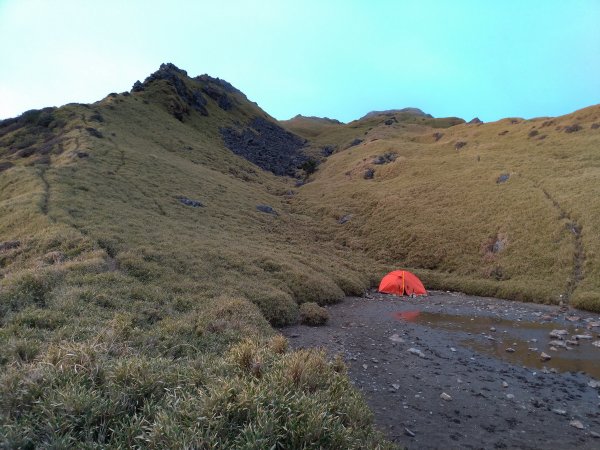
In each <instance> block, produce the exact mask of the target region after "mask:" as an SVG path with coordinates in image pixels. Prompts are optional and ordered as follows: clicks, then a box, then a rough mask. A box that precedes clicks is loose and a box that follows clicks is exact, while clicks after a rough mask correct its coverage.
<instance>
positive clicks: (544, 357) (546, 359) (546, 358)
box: [540, 352, 552, 361]
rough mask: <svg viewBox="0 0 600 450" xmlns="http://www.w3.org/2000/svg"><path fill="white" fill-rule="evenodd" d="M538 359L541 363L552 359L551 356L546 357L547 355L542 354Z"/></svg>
mask: <svg viewBox="0 0 600 450" xmlns="http://www.w3.org/2000/svg"><path fill="white" fill-rule="evenodd" d="M540 359H541V360H542V361H548V360H550V359H552V356H550V355H548V354H547V353H544V352H542V353H541V354H540Z"/></svg>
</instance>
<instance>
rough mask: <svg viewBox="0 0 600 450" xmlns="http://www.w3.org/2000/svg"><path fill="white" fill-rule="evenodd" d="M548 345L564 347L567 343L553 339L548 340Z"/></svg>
mask: <svg viewBox="0 0 600 450" xmlns="http://www.w3.org/2000/svg"><path fill="white" fill-rule="evenodd" d="M548 345H554V346H556V347H566V346H567V343H566V342H565V341H557V340H554V341H550V342H548Z"/></svg>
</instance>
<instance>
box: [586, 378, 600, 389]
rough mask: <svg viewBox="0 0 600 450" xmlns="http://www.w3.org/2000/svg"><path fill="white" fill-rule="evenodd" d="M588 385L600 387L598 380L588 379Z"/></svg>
mask: <svg viewBox="0 0 600 450" xmlns="http://www.w3.org/2000/svg"><path fill="white" fill-rule="evenodd" d="M588 386H589V387H591V388H594V389H596V388H600V381H597V380H590V381H588Z"/></svg>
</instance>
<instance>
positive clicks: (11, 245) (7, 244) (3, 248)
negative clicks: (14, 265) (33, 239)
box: [0, 241, 21, 252]
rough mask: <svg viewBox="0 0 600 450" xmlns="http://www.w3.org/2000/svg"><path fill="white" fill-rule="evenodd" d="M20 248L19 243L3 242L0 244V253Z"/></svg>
mask: <svg viewBox="0 0 600 450" xmlns="http://www.w3.org/2000/svg"><path fill="white" fill-rule="evenodd" d="M20 246H21V241H5V242H0V252H3V251H6V250H12V249H14V248H19V247H20Z"/></svg>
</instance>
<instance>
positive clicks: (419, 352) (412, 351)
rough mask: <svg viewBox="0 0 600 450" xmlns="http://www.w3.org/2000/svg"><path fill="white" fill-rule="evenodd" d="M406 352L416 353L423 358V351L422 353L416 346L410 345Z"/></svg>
mask: <svg viewBox="0 0 600 450" xmlns="http://www.w3.org/2000/svg"><path fill="white" fill-rule="evenodd" d="M408 353H411V354H413V355H417V356H418V357H419V358H425V353H423V352H422V351H421V350H419V349H418V348H414V347H411V348H409V349H408Z"/></svg>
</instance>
